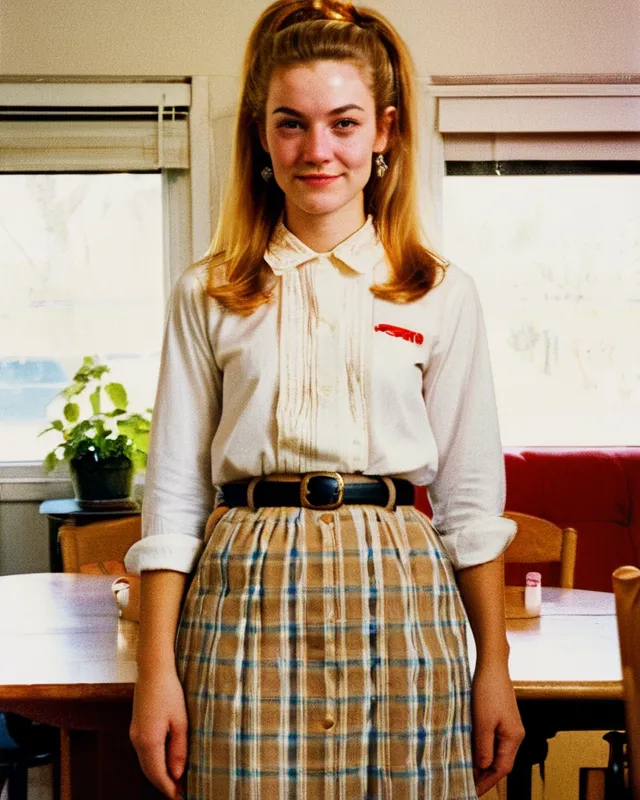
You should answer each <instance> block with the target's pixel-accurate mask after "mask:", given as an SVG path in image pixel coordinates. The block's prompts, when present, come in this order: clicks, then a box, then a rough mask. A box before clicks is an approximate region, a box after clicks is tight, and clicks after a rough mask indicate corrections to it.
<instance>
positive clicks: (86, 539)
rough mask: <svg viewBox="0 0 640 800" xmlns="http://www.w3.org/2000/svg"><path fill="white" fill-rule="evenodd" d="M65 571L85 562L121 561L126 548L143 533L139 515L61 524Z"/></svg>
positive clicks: (61, 548) (69, 570)
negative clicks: (86, 523)
mask: <svg viewBox="0 0 640 800" xmlns="http://www.w3.org/2000/svg"><path fill="white" fill-rule="evenodd" d="M59 535H60V550H61V551H62V568H63V571H64V572H79V571H80V567H83V566H85V565H87V564H98V563H100V562H105V561H124V556H125V553H126V552H127V550H128V549H129V548H130V547H131V546H132V545H133V544H134V543H135V542H137V541H138V539H140V537H141V535H142V529H141V521H140V516H130V517H121V518H120V519H114V520H104V521H103V520H101V521H100V522H91V523H89V524H88V525H73V524H69V523H65V524H64V525H62V526H61V527H60V534H59Z"/></svg>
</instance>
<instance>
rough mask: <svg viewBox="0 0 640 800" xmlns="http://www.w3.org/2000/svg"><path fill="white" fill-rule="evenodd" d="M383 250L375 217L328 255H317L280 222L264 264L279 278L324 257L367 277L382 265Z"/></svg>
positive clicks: (272, 237)
mask: <svg viewBox="0 0 640 800" xmlns="http://www.w3.org/2000/svg"><path fill="white" fill-rule="evenodd" d="M381 249H382V246H381V244H380V242H379V241H378V237H377V235H376V231H375V228H374V226H373V218H372V217H371V215H370V216H368V217H367V221H366V222H365V223H364V225H363V226H362V227H361V228H359V229H358V230H357V231H355V233H352V234H351V236H349V238H348V239H345V240H344V241H343V242H340V244H338V245H336V246H335V247H334V248H333V250H330V251H329V252H328V253H316V252H315V250H312V249H311V248H310V247H307V245H306V244H304V242H301V241H300V239H298V237H297V236H294V234H293V233H291V231H290V230H288V229H287V228H286V227H285V225H284V222H283V221H282V218H280V220H279V221H278V224H277V225H276V227H275V229H274V231H273V234H272V236H271V241H270V242H269V246H268V247H267V249H266V251H265V254H264V260H265V261H266V262H267V264H268V265H269V266H270V267H271V269H272V270H273V272H274V274H275V275H278V276H279V275H282V273H283V272H286V271H287V270H289V269H295V268H296V267H300V266H302V264H306V263H307V262H308V261H312V260H313V259H314V258H319V257H321V256H322V257H325V258H329V259H331V260H337V261H339V262H341V263H342V264H344V265H345V266H347V267H349V268H350V269H352V270H354V271H355V272H359V273H361V274H364V273H368V272H370V271H371V269H372V267H373V266H374V264H376V263H377V262H378V261H379V259H380V255H381Z"/></svg>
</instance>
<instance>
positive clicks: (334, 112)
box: [271, 103, 364, 119]
mask: <svg viewBox="0 0 640 800" xmlns="http://www.w3.org/2000/svg"><path fill="white" fill-rule="evenodd" d="M347 111H362V112H364V108H362V107H361V106H358V105H356V104H355V103H349V104H348V105H346V106H340V107H339V108H334V109H333V110H332V111H329V113H328V115H327V116H330V117H333V116H336V115H338V114H345V113H346V112H347ZM271 113H272V114H289V116H291V117H298V118H299V119H302V118H303V117H304V114H301V113H300V112H299V111H296V110H295V109H293V108H288V107H287V106H278V108H275V109H274V110H273V111H272V112H271Z"/></svg>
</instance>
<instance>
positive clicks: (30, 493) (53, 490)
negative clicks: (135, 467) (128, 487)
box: [0, 462, 144, 503]
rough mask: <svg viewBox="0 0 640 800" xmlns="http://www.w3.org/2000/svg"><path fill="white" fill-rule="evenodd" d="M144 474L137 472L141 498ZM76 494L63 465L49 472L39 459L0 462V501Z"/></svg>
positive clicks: (37, 500) (136, 490)
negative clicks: (36, 460) (35, 460)
mask: <svg viewBox="0 0 640 800" xmlns="http://www.w3.org/2000/svg"><path fill="white" fill-rule="evenodd" d="M143 488H144V476H143V475H136V478H135V485H134V490H133V495H134V497H135V498H136V499H138V500H140V499H141V498H142V490H143ZM64 497H73V487H72V485H71V480H70V479H69V473H68V471H67V468H66V467H65V466H64V465H61V466H60V467H59V468H57V469H55V470H54V471H53V473H52V474H51V475H47V474H46V473H45V472H44V471H43V469H42V465H41V464H39V463H36V462H21V463H16V462H14V463H12V464H8V463H4V464H3V463H0V503H41V502H42V501H43V500H59V499H61V498H64Z"/></svg>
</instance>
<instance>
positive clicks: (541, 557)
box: [504, 511, 578, 589]
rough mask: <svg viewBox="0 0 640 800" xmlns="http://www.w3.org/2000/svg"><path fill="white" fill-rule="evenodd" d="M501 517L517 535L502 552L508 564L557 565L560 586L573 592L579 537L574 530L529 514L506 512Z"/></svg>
mask: <svg viewBox="0 0 640 800" xmlns="http://www.w3.org/2000/svg"><path fill="white" fill-rule="evenodd" d="M504 516H505V517H506V518H507V519H511V520H513V521H514V522H515V523H516V524H517V526H518V532H517V533H516V536H515V538H514V540H513V541H512V542H511V544H510V545H509V547H508V548H507V549H506V550H505V553H504V560H505V563H507V564H549V563H553V562H557V563H559V564H560V586H561V587H562V588H564V589H572V588H573V580H574V574H575V566H576V549H577V538H578V534H577V533H576V531H575V530H574V529H573V528H560V527H559V526H558V525H555V524H554V523H553V522H550V521H549V520H546V519H541V518H540V517H534V516H531V515H530V514H521V513H519V512H516V511H505V512H504Z"/></svg>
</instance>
